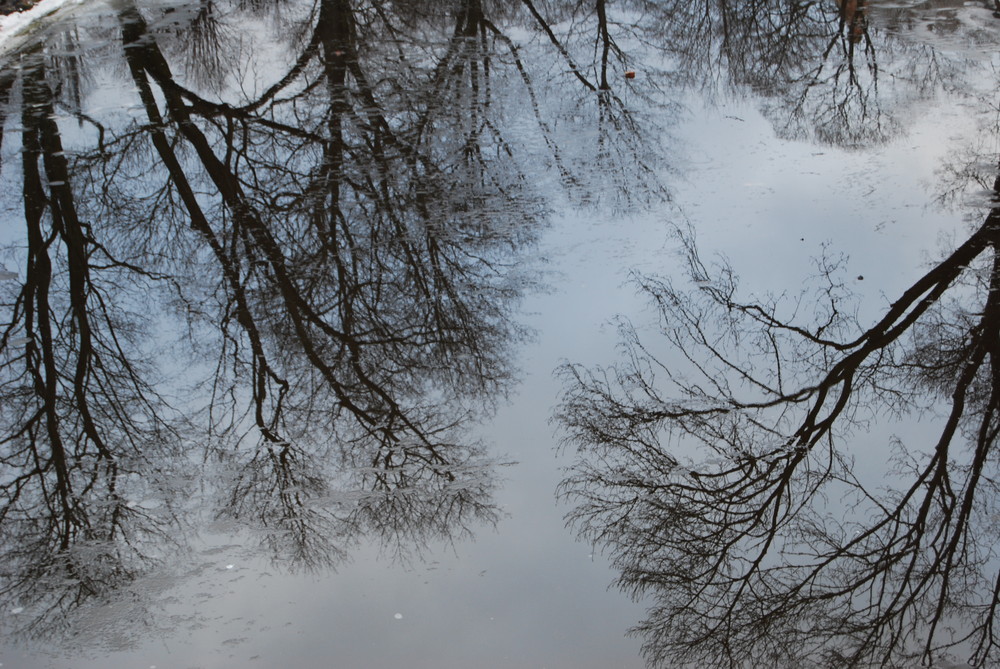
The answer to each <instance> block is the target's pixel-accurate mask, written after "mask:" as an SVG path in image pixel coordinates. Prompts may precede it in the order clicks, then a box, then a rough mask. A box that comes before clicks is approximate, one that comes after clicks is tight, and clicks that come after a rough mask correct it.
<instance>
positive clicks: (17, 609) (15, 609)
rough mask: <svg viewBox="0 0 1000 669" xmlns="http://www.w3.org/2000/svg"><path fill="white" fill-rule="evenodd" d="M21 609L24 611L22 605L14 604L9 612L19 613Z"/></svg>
mask: <svg viewBox="0 0 1000 669" xmlns="http://www.w3.org/2000/svg"><path fill="white" fill-rule="evenodd" d="M23 611H24V607H23V606H15V607H14V608H12V609H11V610H10V612H11V613H13V614H18V613H21V612H23Z"/></svg>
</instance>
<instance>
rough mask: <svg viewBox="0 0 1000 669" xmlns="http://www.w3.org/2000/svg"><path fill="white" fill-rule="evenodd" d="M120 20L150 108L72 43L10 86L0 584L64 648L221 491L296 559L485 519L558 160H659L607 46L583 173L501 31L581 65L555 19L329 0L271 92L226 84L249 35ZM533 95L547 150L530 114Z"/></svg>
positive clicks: (291, 564)
mask: <svg viewBox="0 0 1000 669" xmlns="http://www.w3.org/2000/svg"><path fill="white" fill-rule="evenodd" d="M251 4H252V3H251ZM244 9H245V10H247V11H251V12H259V11H263V10H264V8H263V7H261V6H257V5H254V6H249V5H248V6H247V7H244ZM300 9H301V8H300ZM425 9H426V8H425ZM522 9H524V10H525V11H527V5H526V7H525V8H522ZM115 11H116V18H117V22H118V26H117V31H118V32H117V35H116V36H115V37H114V41H113V42H111V43H110V45H113V46H115V48H116V51H117V53H116V54H114V55H109V54H110V53H111V52H109V48H110V46H109V45H108V44H106V45H104V46H103V47H102V57H104V58H109V57H110V58H112V59H114V58H117V64H113V67H118V68H119V71H120V72H123V73H124V76H125V77H126V78H127V80H128V88H129V89H130V90H133V91H134V95H135V97H136V98H137V104H136V105H135V109H136V111H137V112H138V113H137V115H135V116H128V115H124V114H121V113H119V112H107V113H105V114H104V116H101V117H99V118H95V117H92V116H90V115H88V114H87V113H85V111H84V105H83V104H82V101H83V100H84V99H85V98H86V96H87V94H88V93H87V89H86V87H87V85H89V84H90V83H91V80H90V79H89V78H88V77H85V76H83V75H82V72H83V71H84V69H83V67H82V66H83V64H84V61H81V59H80V55H79V51H78V50H77V49H76V48H75V47H74V48H57V47H58V46H60V45H63V46H64V44H62V43H60V42H59V40H61V39H62V38H61V37H60V38H57V39H50V41H49V42H48V43H47V44H46V45H36V46H34V47H33V48H32V49H30V50H26V51H23V52H21V53H19V54H18V56H17V63H18V67H17V68H9V69H5V70H4V74H3V76H2V79H0V94H2V95H3V97H4V101H5V102H8V103H9V107H8V105H7V104H5V106H4V110H5V113H8V112H7V109H8V108H9V109H16V110H18V111H19V112H20V116H21V118H20V119H19V121H20V125H21V127H22V128H23V130H22V131H21V136H20V137H19V138H17V139H19V140H20V143H21V147H20V152H19V156H18V157H19V158H20V167H21V176H20V179H19V186H20V189H21V193H20V197H21V200H22V201H23V205H22V206H23V209H24V212H25V214H24V217H25V229H26V242H25V245H24V247H23V248H20V247H17V246H14V247H11V249H9V255H10V257H12V258H13V259H14V260H15V261H16V262H18V263H19V264H21V266H22V267H23V272H22V274H23V276H24V277H25V278H24V279H23V281H20V282H11V283H8V284H5V286H6V287H8V288H10V291H9V295H7V296H6V297H5V307H6V309H7V313H8V315H9V322H8V323H7V324H6V325H5V330H4V332H3V335H2V339H0V353H2V356H3V358H2V361H0V373H2V376H0V379H2V381H0V383H2V385H0V388H2V392H3V405H2V408H0V423H2V425H0V427H2V429H3V431H4V436H3V439H4V441H3V448H4V451H3V460H2V473H0V482H2V491H3V495H4V497H3V500H2V502H0V521H2V523H0V551H2V559H3V564H4V567H3V570H2V585H0V588H2V589H3V590H2V592H3V594H4V596H5V599H7V600H9V601H13V602H15V603H16V607H17V608H18V610H21V609H23V610H24V611H25V613H24V614H23V615H21V616H20V617H19V618H17V619H16V621H15V620H13V619H11V620H9V621H8V622H10V623H11V624H13V623H15V622H16V623H17V624H16V625H15V627H16V628H17V631H21V632H30V633H35V634H38V635H42V634H46V633H49V632H51V631H52V629H53V627H58V626H60V625H63V624H67V623H66V619H67V616H68V615H69V614H70V613H71V612H72V611H73V610H74V609H75V608H77V607H79V606H82V605H83V604H85V603H87V602H91V601H98V602H99V601H105V600H107V599H110V598H112V597H113V596H114V593H115V592H116V591H117V590H118V589H120V588H121V587H122V586H123V585H124V584H126V583H128V582H129V581H130V580H132V579H134V578H136V577H137V576H138V575H139V574H141V573H142V572H143V571H144V570H146V569H148V568H149V567H150V566H151V565H153V564H155V563H156V561H157V559H158V558H159V557H160V556H161V555H165V554H170V555H171V556H172V557H173V558H174V559H176V554H177V551H179V550H184V549H186V545H187V540H188V539H187V535H188V530H189V528H192V527H194V528H197V522H198V521H197V516H198V515H199V514H200V513H202V510H201V509H202V505H203V503H204V501H205V500H204V498H205V497H208V498H211V500H213V504H212V506H211V508H212V512H211V513H212V515H213V517H214V518H223V519H226V520H231V521H235V522H236V523H237V524H238V525H239V526H240V527H243V528H249V529H250V530H252V533H253V536H254V537H256V539H257V540H258V541H259V545H260V548H261V549H262V550H263V551H264V552H265V553H266V555H268V556H269V557H270V558H271V559H272V560H274V561H276V562H280V563H281V564H283V565H284V566H286V567H287V568H289V569H317V568H327V567H333V566H336V565H337V564H338V563H339V562H340V561H341V560H343V559H345V558H346V557H348V555H349V553H350V549H351V548H352V547H353V546H354V545H355V544H357V543H359V542H360V541H362V540H363V539H366V538H371V539H374V540H375V541H377V542H380V543H381V544H382V547H383V549H384V550H385V551H386V552H387V553H389V554H391V555H392V556H393V557H395V558H399V559H406V558H407V557H408V556H411V555H413V554H414V553H415V552H419V551H420V550H422V548H423V547H424V546H426V545H427V543H428V542H430V541H432V540H433V541H445V542H449V541H455V540H457V539H459V538H462V537H465V536H469V535H471V532H472V530H473V529H474V528H475V527H476V526H478V525H480V524H482V523H493V522H496V520H497V519H498V517H499V511H498V509H497V508H496V506H495V504H494V502H493V499H492V495H493V492H494V490H495V489H496V486H497V472H496V468H497V467H498V466H499V465H500V464H502V462H501V461H500V460H499V458H498V457H497V456H493V455H491V454H490V453H489V452H488V451H487V449H486V447H485V446H484V445H483V444H481V443H479V442H478V441H476V440H475V439H474V438H473V437H472V436H471V434H470V426H472V425H473V424H474V423H475V421H477V420H479V419H480V418H481V417H482V416H484V415H488V414H489V413H490V412H491V411H492V410H493V408H494V406H495V403H496V401H497V398H500V397H503V395H504V394H505V393H506V392H507V390H508V389H509V387H510V385H511V383H512V380H513V378H514V369H513V366H512V363H511V351H512V348H513V346H515V345H516V344H517V343H519V342H520V341H521V340H522V339H523V338H524V336H525V335H526V332H525V330H524V329H523V328H522V327H520V326H519V325H518V324H517V323H516V322H515V320H514V317H513V313H514V310H515V309H516V307H517V303H518V301H519V299H520V297H521V295H522V294H523V292H524V291H525V290H526V289H528V288H530V287H532V286H533V285H534V284H535V283H536V282H537V280H538V276H537V273H536V271H535V270H534V269H533V268H532V267H531V266H530V265H529V264H527V263H526V262H525V260H524V254H525V250H526V249H530V247H531V246H532V245H533V244H534V243H535V241H536V239H537V236H538V234H539V233H540V231H541V229H542V228H543V226H544V224H545V220H546V219H545V217H546V214H547V208H548V203H547V202H546V200H545V199H543V197H542V194H541V191H540V190H539V189H538V188H537V187H536V184H535V183H534V182H535V180H537V178H538V175H539V173H540V171H541V170H539V166H540V167H542V169H543V170H544V167H546V166H551V167H554V168H555V171H556V172H557V173H558V174H559V177H560V178H559V181H560V182H561V183H562V185H564V186H567V187H568V189H569V192H571V193H572V194H574V195H577V196H579V195H580V194H581V193H582V192H584V191H587V190H589V188H588V186H587V185H586V184H597V183H599V181H600V180H603V179H605V178H606V177H607V176H608V175H612V176H613V175H615V174H616V173H621V174H625V173H626V172H628V171H630V170H632V169H633V168H634V165H637V164H639V162H638V161H636V160H634V157H635V155H637V154H638V153H639V152H643V151H645V152H646V154H647V155H646V158H645V160H647V162H646V163H644V164H643V166H642V167H641V169H642V170H645V172H646V173H647V175H646V177H644V178H646V179H650V177H649V174H650V173H651V169H650V168H649V162H648V161H649V160H652V159H651V158H649V152H648V150H647V148H646V147H647V145H648V144H650V142H652V140H650V141H647V140H644V139H643V138H642V137H641V136H640V133H639V130H640V128H641V124H640V123H638V122H636V121H634V120H633V119H632V118H631V113H632V112H631V110H630V108H629V107H628V105H627V102H626V99H625V97H623V96H620V95H618V94H617V93H616V92H615V87H614V86H612V85H611V84H610V83H609V82H608V75H607V71H608V68H609V60H608V59H609V58H610V56H609V54H614V53H615V51H614V50H613V49H610V48H609V49H607V50H605V53H604V55H603V60H602V61H601V63H602V64H601V65H599V66H598V67H599V68H600V69H601V71H602V75H601V78H600V80H598V81H599V83H597V84H595V83H593V82H592V81H591V78H590V76H589V75H584V74H582V73H581V71H577V72H575V73H570V74H569V75H568V76H567V77H565V81H563V82H562V84H561V85H562V86H564V90H565V87H566V86H569V87H571V88H569V90H571V91H573V92H574V93H573V95H576V94H577V93H576V92H578V91H579V92H582V93H580V94H581V95H584V96H587V95H591V94H593V93H595V92H596V91H598V89H599V91H600V94H599V95H598V96H597V98H596V100H597V102H596V104H593V103H592V102H590V99H589V98H580V100H581V102H580V105H581V106H588V107H590V108H592V109H593V110H596V111H597V114H598V116H597V117H596V118H595V119H589V120H588V119H585V120H584V123H589V122H590V121H591V120H593V121H594V122H595V123H596V124H597V126H596V127H599V128H600V130H599V137H600V140H599V147H604V148H598V150H597V153H598V154H599V155H600V156H602V158H601V162H600V170H601V173H600V177H601V178H600V179H592V178H591V176H592V175H591V174H590V173H589V172H588V169H586V168H585V167H584V166H585V165H586V160H584V159H583V158H582V156H581V155H580V154H579V153H578V154H576V155H574V156H573V157H571V158H569V157H567V156H565V155H564V148H563V145H564V142H563V137H564V134H562V133H564V132H565V131H564V129H563V128H561V127H559V124H558V123H557V122H556V121H557V120H558V118H559V113H560V112H556V113H552V111H551V110H550V109H548V108H547V106H546V105H545V103H544V100H543V87H549V90H548V93H549V94H551V87H552V86H553V84H552V83H551V82H545V83H544V86H543V84H542V83H541V82H540V81H539V80H538V79H536V72H535V70H534V69H533V67H532V65H533V64H532V62H531V61H530V60H529V59H528V58H527V57H525V55H524V53H523V52H522V50H521V47H520V46H519V44H518V43H517V42H515V40H514V39H512V38H511V37H510V36H508V34H507V33H506V30H507V29H508V28H507V27H508V26H509V25H518V24H517V23H516V21H517V20H523V21H526V22H527V23H528V24H530V25H533V26H535V27H536V28H538V29H544V30H547V31H548V34H549V35H552V36H553V38H554V40H555V41H554V42H551V43H550V44H552V46H553V48H554V50H553V51H552V53H553V58H554V59H556V60H560V61H565V59H566V58H568V57H569V55H568V54H569V51H568V47H566V46H564V45H562V43H561V42H560V41H559V38H556V37H554V33H553V32H552V29H551V28H550V27H547V26H548V24H547V20H546V19H545V18H543V17H541V15H540V14H537V10H536V12H535V14H532V13H530V12H528V13H526V14H523V15H521V14H519V11H520V10H518V9H513V10H512V9H510V8H503V7H501V6H499V5H496V4H494V3H488V2H481V1H479V0H462V1H460V2H457V3H456V4H455V11H454V12H453V13H452V14H451V15H450V16H442V15H441V14H440V12H437V11H424V9H422V8H421V7H420V6H419V5H417V4H413V3H401V4H400V5H399V6H397V5H396V4H394V3H374V4H372V3H362V2H350V1H348V0H321V1H320V2H318V3H316V5H315V6H314V7H313V9H312V11H311V13H310V14H309V15H308V17H304V16H302V15H299V14H296V13H295V11H294V9H291V8H290V9H289V10H288V11H289V13H288V17H287V18H286V19H285V20H286V21H287V22H288V24H289V25H292V26H294V27H293V29H291V30H289V31H288V32H289V34H291V35H293V37H292V38H290V39H289V40H287V42H288V43H287V44H282V47H283V48H286V49H288V50H289V53H290V58H289V59H288V60H289V62H290V64H289V65H288V66H287V67H286V68H285V69H283V70H281V69H279V68H273V69H272V70H270V71H268V72H267V73H266V74H265V75H264V76H262V77H261V79H260V81H255V82H252V83H248V82H247V80H246V79H245V73H244V72H233V71H231V70H229V69H227V68H228V66H229V65H230V64H234V63H232V62H233V61H234V60H235V58H234V56H233V52H232V49H235V48H238V47H239V39H238V37H236V30H235V28H234V26H233V25H232V24H230V23H228V22H227V21H228V20H229V18H228V17H229V16H231V14H227V13H225V12H220V11H219V9H218V7H217V4H216V3H213V2H201V3H198V4H197V5H196V6H192V7H190V8H180V9H176V8H175V9H172V10H169V11H162V10H158V11H152V12H144V11H141V10H140V9H139V7H137V6H136V5H135V4H134V3H132V2H123V3H119V4H117V5H116V8H115ZM511 21H514V23H511ZM601 26H603V28H602V27H601ZM75 30H76V29H74V31H75ZM99 30H100V31H101V32H102V34H104V35H105V36H107V30H108V29H107V27H106V25H105V26H102V27H101V28H100V29H99ZM598 30H600V31H602V34H604V35H605V38H607V39H610V33H609V31H608V27H607V25H606V22H605V23H604V24H598ZM74 31H70V33H67V35H69V36H68V37H67V38H66V41H65V44H71V45H74V44H76V41H75V40H76V37H75V34H76V33H75V32H74ZM403 36H405V37H406V39H405V40H404V39H403ZM376 45H379V46H376ZM580 62H583V61H580ZM88 67H92V66H90V65H88ZM241 67H242V65H241ZM109 69H113V68H109ZM240 77H244V79H241V78H240ZM233 81H238V82H239V85H240V87H242V89H241V88H239V87H237V88H233V87H232V86H230V84H231V82H233ZM255 86H256V88H254V87H255ZM522 102H523V103H525V104H524V107H525V109H526V110H527V112H528V115H529V116H528V118H529V119H531V121H532V122H533V123H534V129H535V131H536V133H537V134H536V135H535V136H534V137H525V136H523V133H524V126H523V125H521V126H519V127H515V128H512V120H511V119H512V118H513V119H514V122H518V123H519V122H520V120H521V119H520V118H518V117H517V115H516V114H514V113H513V112H512V111H511V110H512V109H518V108H519V105H521V103H522ZM11 118H12V117H11ZM69 120H72V121H74V123H73V126H74V127H73V128H72V130H69V129H68V128H67V124H66V123H65V121H69ZM576 127H577V128H579V124H578V125H577V126H576ZM608 129H612V130H613V132H614V133H616V136H615V137H612V136H611V135H609V134H608V133H609V130H608ZM11 137H12V136H11V135H10V133H9V131H8V134H7V136H6V137H5V138H4V139H7V140H8V141H7V143H6V144H5V146H7V147H8V148H9V147H10V142H11V141H12V140H11ZM67 137H68V139H66V138H67ZM535 137H538V138H540V143H539V144H537V145H536V144H535V143H534V138H535ZM609 142H616V143H618V144H619V146H618V147H617V148H616V149H615V151H614V152H609V151H608V149H607V145H608V143H609ZM539 147H543V148H541V149H540V148H539ZM15 148H17V147H15ZM533 163H538V164H539V165H538V166H536V165H534V164H533ZM5 167H6V168H7V170H8V172H9V171H10V170H11V169H12V168H11V161H10V159H8V160H7V164H6V165H5ZM12 181H13V182H15V183H18V179H12ZM614 181H615V183H616V184H617V186H616V187H617V189H618V193H619V194H620V196H621V197H631V194H628V193H627V189H625V188H624V184H626V182H627V179H625V178H618V179H615V180H614ZM650 183H651V181H650ZM621 194H625V195H621ZM635 194H636V195H641V194H640V193H639V192H638V191H637V192H636V193H635ZM10 195H11V193H8V197H9V196H10ZM643 197H644V196H643ZM174 342H179V343H174ZM168 346H169V347H170V348H169V352H168V354H167V355H164V353H163V351H162V349H163V348H165V347H168ZM170 358H173V359H170ZM178 368H180V369H178Z"/></svg>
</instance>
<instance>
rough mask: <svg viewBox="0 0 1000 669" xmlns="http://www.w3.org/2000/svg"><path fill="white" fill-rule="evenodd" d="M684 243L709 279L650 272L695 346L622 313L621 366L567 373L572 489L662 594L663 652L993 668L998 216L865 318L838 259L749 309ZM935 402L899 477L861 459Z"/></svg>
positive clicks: (670, 323) (706, 657)
mask: <svg viewBox="0 0 1000 669" xmlns="http://www.w3.org/2000/svg"><path fill="white" fill-rule="evenodd" d="M993 188H994V190H995V192H1000V181H998V182H997V183H995V184H994V185H993ZM684 240H685V248H686V254H687V260H688V266H689V270H690V277H691V279H693V280H694V281H695V282H696V283H697V284H698V287H697V288H696V289H695V290H693V291H685V290H682V289H680V288H678V287H677V286H675V285H674V284H672V283H671V282H669V281H667V280H664V279H658V278H655V277H640V278H639V279H638V284H639V286H640V288H641V290H642V291H643V292H644V293H645V294H646V295H648V296H649V298H650V299H651V300H652V301H653V303H654V304H655V305H656V307H657V309H658V311H659V314H660V321H661V327H662V333H663V334H664V335H665V337H666V339H667V341H668V342H669V343H670V344H671V346H672V348H673V349H675V350H676V351H677V353H678V354H679V356H680V359H679V360H677V361H673V359H671V360H670V361H668V360H666V359H661V358H660V357H658V356H657V355H656V354H655V353H654V352H653V349H652V348H651V347H652V346H653V342H649V341H645V340H643V339H641V338H640V337H639V335H638V333H637V330H636V329H635V328H633V327H632V326H631V325H629V324H628V323H623V325H622V328H621V332H622V335H623V350H624V353H625V359H624V361H623V362H622V363H620V364H619V365H617V366H615V367H612V368H610V369H598V370H590V371H588V370H586V369H583V368H580V367H576V366H567V367H565V368H563V370H562V373H563V375H564V377H565V379H566V382H567V389H566V395H565V397H564V401H563V403H562V405H561V408H560V410H559V419H560V421H561V422H562V424H563V425H564V427H565V428H566V430H567V431H568V435H569V437H568V438H569V443H571V444H572V445H574V446H576V447H578V448H579V452H580V458H579V460H578V462H577V464H576V465H575V466H574V468H573V470H572V472H571V473H570V475H569V476H568V478H567V479H566V480H565V481H564V482H563V483H562V492H563V494H565V495H566V496H568V497H569V498H571V499H573V500H575V501H576V503H577V505H576V507H575V510H574V511H573V512H572V514H571V521H572V522H573V523H574V524H575V525H576V526H577V527H578V528H579V530H580V531H581V532H582V534H584V535H585V536H587V537H589V538H590V539H591V540H593V541H595V542H596V543H598V544H601V545H603V546H606V547H607V549H608V550H609V552H610V554H611V556H612V559H613V561H614V563H615V565H616V567H617V568H618V569H619V570H620V571H621V576H620V578H619V581H618V583H619V585H620V586H621V587H622V588H623V589H625V590H628V591H630V592H632V593H633V594H635V595H637V596H638V595H649V596H650V597H651V601H652V607H651V609H650V611H649V618H648V619H647V620H645V621H644V622H642V623H641V624H640V625H638V626H637V627H636V628H635V632H636V633H638V634H641V635H642V636H643V637H644V639H645V644H644V650H645V653H646V655H647V657H648V658H649V660H650V661H651V662H652V663H653V664H657V665H660V664H663V665H669V664H670V663H672V662H679V663H691V664H692V665H698V666H759V665H760V664H762V663H773V664H776V665H777V666H815V667H839V666H852V667H854V666H911V664H909V663H912V662H915V661H920V662H923V663H927V664H930V663H932V662H934V661H938V660H941V659H942V658H945V657H948V654H949V653H961V654H963V655H967V659H968V661H969V662H971V663H972V664H974V665H975V666H991V665H992V664H994V663H995V662H996V661H997V636H996V631H995V626H994V619H995V616H996V613H997V608H998V604H1000V570H998V564H997V560H996V552H995V550H996V549H995V547H996V545H997V541H998V539H1000V537H998V536H997V528H998V526H997V523H996V518H997V517H998V516H997V512H998V510H1000V509H998V503H997V502H998V499H1000V497H998V494H997V493H998V492H1000V491H998V489H997V481H998V478H997V476H998V472H997V471H996V463H997V457H996V454H997V451H996V448H995V445H996V437H997V431H998V429H1000V414H998V409H1000V376H998V370H1000V366H998V357H997V356H998V354H1000V351H998V350H997V342H998V341H1000V337H998V335H1000V332H998V327H1000V302H998V299H1000V298H998V296H1000V253H998V251H1000V210H997V209H994V210H992V211H991V212H990V213H989V215H988V216H987V217H986V219H985V220H984V221H983V222H982V224H981V225H980V226H979V228H978V229H977V230H976V231H975V232H974V233H973V234H972V235H971V236H970V237H969V239H968V240H966V241H965V242H964V243H962V244H961V245H959V246H958V247H957V248H956V249H955V250H954V251H953V252H952V253H951V254H950V255H948V257H946V258H945V259H943V260H942V261H941V262H940V263H938V264H937V265H935V266H934V267H933V268H932V269H931V270H930V271H928V272H927V273H926V274H925V275H924V276H922V277H921V278H920V279H919V280H917V281H916V282H914V284H913V285H912V286H911V287H910V288H908V289H907V290H906V291H905V292H904V293H903V294H902V295H900V297H899V298H898V299H897V300H896V301H895V302H893V304H892V305H891V306H890V308H889V309H888V310H887V311H886V312H885V314H884V315H883V316H882V317H881V318H880V319H879V320H878V321H877V322H876V323H875V324H873V325H871V326H869V327H862V326H861V325H860V324H859V323H858V322H857V320H856V319H855V318H854V317H853V316H852V314H853V313H854V312H853V309H852V307H851V300H850V296H849V294H848V292H847V291H846V289H845V287H844V285H843V283H841V282H840V280H839V279H838V267H837V264H836V263H835V262H833V261H830V260H824V261H823V262H821V263H820V266H819V270H820V279H821V284H820V285H818V286H817V287H816V288H815V290H813V291H812V292H808V293H803V294H802V295H800V296H799V297H798V298H796V299H792V300H788V299H785V300H782V299H774V300H763V301H751V302H743V301H741V300H740V299H739V298H738V297H737V292H738V290H737V288H738V285H737V280H736V278H735V276H734V274H733V273H732V271H731V269H730V268H729V267H728V266H726V265H721V266H717V267H709V266H706V265H705V264H703V263H702V262H701V260H700V259H699V257H698V253H697V250H696V248H695V246H694V242H693V240H692V238H691V237H690V235H685V236H684ZM928 413H932V414H934V415H936V416H938V418H939V421H938V425H939V430H940V431H939V433H938V434H937V436H936V437H933V438H931V439H929V440H927V441H926V442H925V441H924V440H923V439H920V438H919V437H908V438H904V439H900V440H897V442H896V443H895V444H894V445H893V447H892V450H893V453H892V455H891V458H889V467H890V469H891V475H890V476H889V477H888V478H884V477H883V474H882V473H873V472H867V473H866V472H865V471H863V470H858V469H856V468H855V464H854V455H852V454H853V453H854V452H855V449H854V448H853V447H852V444H854V443H858V442H860V441H861V440H862V436H863V435H864V434H865V433H866V431H867V429H868V428H869V427H870V426H871V425H872V424H873V423H874V422H876V421H879V420H882V419H885V418H887V417H891V416H900V415H916V416H920V415H924V416H926V415H927V414H928ZM689 458H694V459H693V460H690V462H691V463H693V464H688V462H689ZM884 486H888V487H887V488H885V487H884Z"/></svg>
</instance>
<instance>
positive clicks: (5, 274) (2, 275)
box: [0, 265, 17, 281]
mask: <svg viewBox="0 0 1000 669" xmlns="http://www.w3.org/2000/svg"><path fill="white" fill-rule="evenodd" d="M16 279H17V272H11V271H10V270H9V269H7V268H6V267H4V266H3V265H0V281H14V280H16Z"/></svg>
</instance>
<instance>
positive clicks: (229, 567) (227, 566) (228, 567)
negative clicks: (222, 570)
mask: <svg viewBox="0 0 1000 669" xmlns="http://www.w3.org/2000/svg"><path fill="white" fill-rule="evenodd" d="M235 566H236V565H232V564H227V565H226V569H232V568H233V567H235Z"/></svg>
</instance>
